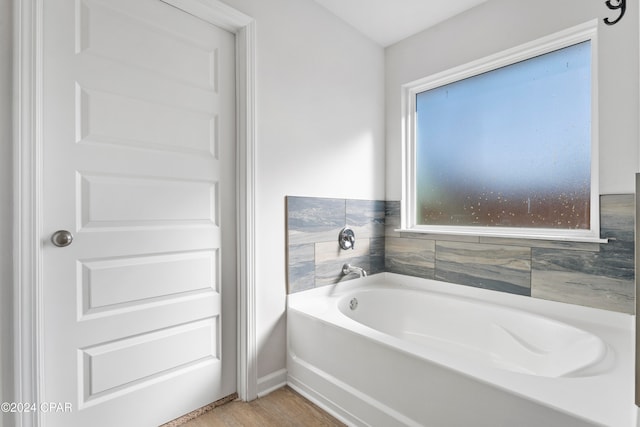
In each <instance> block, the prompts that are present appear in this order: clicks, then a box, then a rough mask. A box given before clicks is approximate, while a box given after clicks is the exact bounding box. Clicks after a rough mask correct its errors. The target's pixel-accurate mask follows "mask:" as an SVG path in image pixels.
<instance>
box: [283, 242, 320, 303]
mask: <svg viewBox="0 0 640 427" xmlns="http://www.w3.org/2000/svg"><path fill="white" fill-rule="evenodd" d="M287 262H288V268H287V283H288V285H289V287H288V291H289V293H295V292H299V291H303V290H306V289H311V288H313V287H314V281H315V247H314V245H313V244H305V245H289V247H288V252H287Z"/></svg>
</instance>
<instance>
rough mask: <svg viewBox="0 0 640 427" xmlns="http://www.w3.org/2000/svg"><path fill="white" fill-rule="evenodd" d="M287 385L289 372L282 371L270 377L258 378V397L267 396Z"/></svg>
mask: <svg viewBox="0 0 640 427" xmlns="http://www.w3.org/2000/svg"><path fill="white" fill-rule="evenodd" d="M286 385H287V370H286V369H280V370H278V371H275V372H272V373H270V374H269V375H265V376H264V377H260V378H258V397H262V396H265V395H267V394H269V393H271V392H272V391H274V390H277V389H279V388H282V387H284V386H286Z"/></svg>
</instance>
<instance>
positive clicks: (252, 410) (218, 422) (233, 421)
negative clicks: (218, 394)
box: [181, 387, 344, 427]
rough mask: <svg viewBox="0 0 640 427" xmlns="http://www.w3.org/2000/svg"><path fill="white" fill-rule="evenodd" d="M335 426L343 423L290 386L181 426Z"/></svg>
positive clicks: (220, 408)
mask: <svg viewBox="0 0 640 427" xmlns="http://www.w3.org/2000/svg"><path fill="white" fill-rule="evenodd" d="M254 426H255V427H271V426H273V427H298V426H300V427H302V426H304V427H333V426H336V427H337V426H344V424H343V423H341V422H340V421H338V420H337V419H335V418H334V417H332V416H331V415H329V414H328V413H326V412H325V411H323V410H322V409H320V408H319V407H318V406H316V405H315V404H313V403H311V402H310V401H308V400H307V399H305V398H304V397H302V396H301V395H300V394H298V393H297V392H295V391H294V390H293V389H291V388H290V387H284V388H281V389H278V390H276V391H274V392H272V393H269V394H268V395H266V396H264V397H261V398H258V399H256V400H254V401H252V402H241V401H233V402H229V403H227V404H224V405H222V406H219V407H217V408H214V409H213V410H211V411H209V412H207V413H205V414H203V415H200V416H199V417H197V418H194V419H193V420H191V421H188V422H187V423H185V424H182V426H181V427H254Z"/></svg>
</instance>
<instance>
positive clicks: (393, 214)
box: [384, 201, 400, 237]
mask: <svg viewBox="0 0 640 427" xmlns="http://www.w3.org/2000/svg"><path fill="white" fill-rule="evenodd" d="M384 209H385V218H384V228H385V235H386V236H393V237H399V236H400V233H398V232H397V231H395V230H397V229H398V228H400V202H399V201H387V202H386V203H385V208H384Z"/></svg>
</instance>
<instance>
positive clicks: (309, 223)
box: [286, 196, 385, 293]
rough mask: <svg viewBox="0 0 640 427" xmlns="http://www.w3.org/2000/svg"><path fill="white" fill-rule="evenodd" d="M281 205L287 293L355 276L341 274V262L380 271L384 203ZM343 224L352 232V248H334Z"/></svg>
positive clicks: (289, 201) (307, 200)
mask: <svg viewBox="0 0 640 427" xmlns="http://www.w3.org/2000/svg"><path fill="white" fill-rule="evenodd" d="M286 205H287V208H286V211H287V269H288V274H287V277H288V291H289V293H294V292H299V291H302V290H306V289H311V288H314V287H318V286H324V285H330V284H334V283H338V282H339V281H341V280H349V279H353V278H356V277H358V276H357V275H355V274H351V275H348V276H344V275H343V274H342V265H343V264H345V263H351V264H353V265H356V266H358V267H362V268H364V269H365V270H366V271H367V272H368V273H369V274H376V273H381V272H383V271H384V263H385V256H384V234H385V218H384V216H385V202H384V201H382V200H351V199H349V200H347V199H325V198H317V197H292V196H288V197H287V198H286ZM345 226H349V227H350V228H351V229H352V230H353V231H354V232H355V236H356V243H355V246H354V249H350V250H343V249H341V248H340V246H339V245H338V233H339V232H340V230H342V228H343V227H345Z"/></svg>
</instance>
